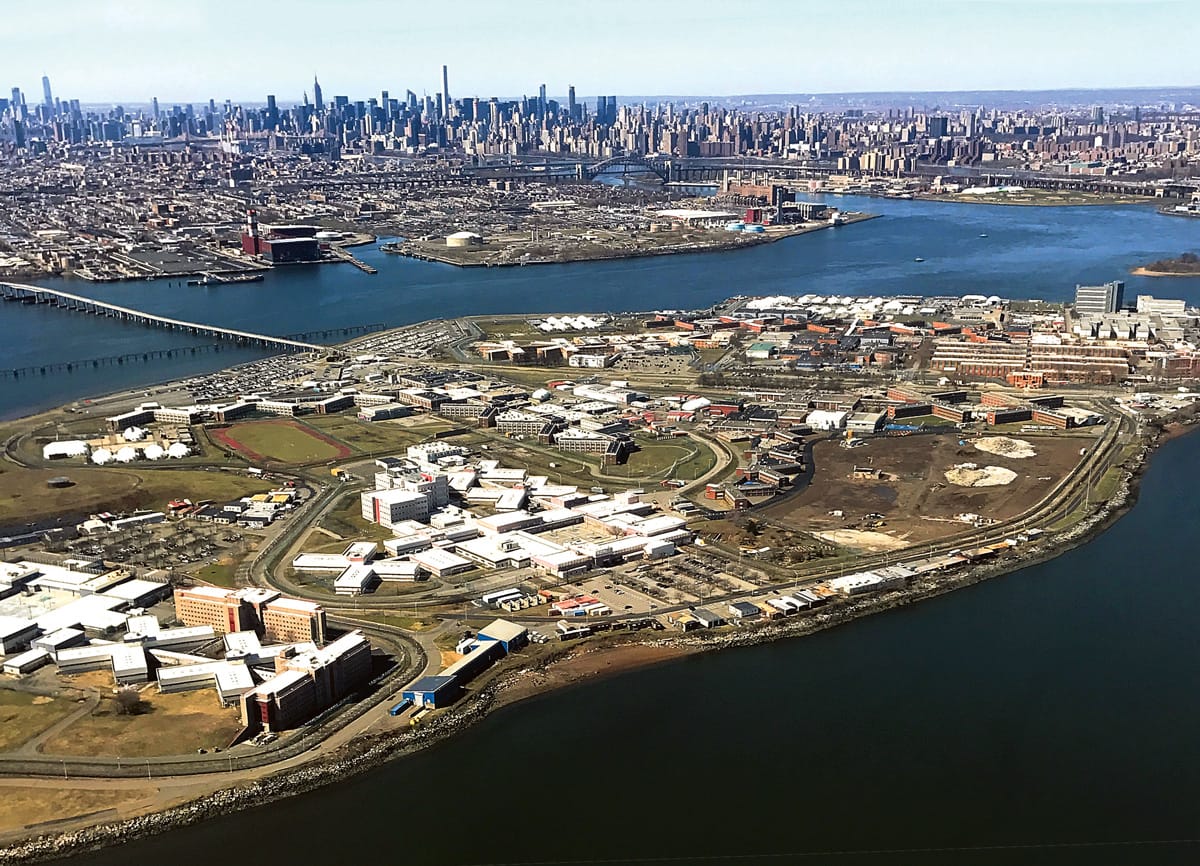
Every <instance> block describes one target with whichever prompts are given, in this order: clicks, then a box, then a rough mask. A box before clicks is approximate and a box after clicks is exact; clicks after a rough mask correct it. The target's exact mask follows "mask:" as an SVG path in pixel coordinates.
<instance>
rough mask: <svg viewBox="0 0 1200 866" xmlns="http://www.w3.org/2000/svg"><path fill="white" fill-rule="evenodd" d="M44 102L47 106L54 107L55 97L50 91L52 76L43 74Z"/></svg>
mask: <svg viewBox="0 0 1200 866" xmlns="http://www.w3.org/2000/svg"><path fill="white" fill-rule="evenodd" d="M42 102H43V104H44V105H45V106H46V107H47V108H53V107H54V97H53V96H52V95H51V93H50V76H49V75H43V76H42Z"/></svg>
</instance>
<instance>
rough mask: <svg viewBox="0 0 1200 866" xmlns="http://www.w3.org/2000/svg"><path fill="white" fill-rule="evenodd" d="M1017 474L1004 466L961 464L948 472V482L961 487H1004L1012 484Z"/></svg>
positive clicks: (952, 467)
mask: <svg viewBox="0 0 1200 866" xmlns="http://www.w3.org/2000/svg"><path fill="white" fill-rule="evenodd" d="M1016 477H1017V473H1015V472H1013V471H1012V470H1011V469H1005V468H1004V467H1003V466H984V467H982V468H980V467H979V466H976V465H975V464H974V463H959V464H958V465H957V466H951V467H950V468H949V469H947V470H946V480H947V481H949V482H950V483H951V484H957V485H958V486H959V487H1002V486H1003V485H1005V484H1012V482H1013V481H1015V480H1016Z"/></svg>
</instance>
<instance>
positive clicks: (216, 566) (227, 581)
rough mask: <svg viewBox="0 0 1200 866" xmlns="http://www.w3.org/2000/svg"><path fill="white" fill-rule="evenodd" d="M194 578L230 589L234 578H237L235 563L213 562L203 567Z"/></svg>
mask: <svg viewBox="0 0 1200 866" xmlns="http://www.w3.org/2000/svg"><path fill="white" fill-rule="evenodd" d="M196 576H197V577H198V578H200V579H201V580H203V581H207V582H208V583H211V584H214V585H216V586H226V587H230V588H232V587H233V586H235V585H236V584H235V581H234V578H235V577H236V576H237V563H236V562H233V561H232V560H230V561H228V562H226V561H225V560H221V561H220V562H213V563H210V564H209V565H206V566H204V568H202V569H200V571H198V572H197V573H196Z"/></svg>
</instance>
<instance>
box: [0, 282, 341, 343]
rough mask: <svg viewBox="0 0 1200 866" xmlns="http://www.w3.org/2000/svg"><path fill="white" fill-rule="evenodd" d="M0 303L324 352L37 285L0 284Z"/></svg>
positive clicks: (218, 337) (263, 335)
mask: <svg viewBox="0 0 1200 866" xmlns="http://www.w3.org/2000/svg"><path fill="white" fill-rule="evenodd" d="M0 300H4V301H10V302H15V303H22V304H48V305H50V306H52V307H60V308H62V309H67V310H75V311H76V312H81V313H90V314H91V315H93V316H106V317H108V318H113V319H118V320H120V321H122V322H130V323H131V324H135V325H144V326H145V327H148V328H165V329H166V330H168V331H179V332H180V333H185V334H194V335H196V336H198V337H213V338H216V339H218V340H231V341H233V342H235V343H239V344H241V345H243V346H260V347H262V348H264V349H274V350H276V351H279V352H325V351H328V347H327V346H322V345H320V344H318V343H308V342H304V341H303V340H293V339H291V338H288V337H273V336H271V335H270V334H255V333H253V332H251V331H238V330H235V329H233V328H221V327H218V326H216V325H204V324H201V323H199V322H185V321H183V320H181V319H172V318H169V317H168V316H159V315H155V314H154V313H145V312H142V311H141V310H135V309H132V308H131V307H122V306H120V305H118V304H110V303H108V302H107V301H97V300H95V299H94V298H85V297H84V296H83V295H74V294H71V293H70V292H63V291H59V290H58V289H45V288H41V287H39V286H27V285H23V284H21V283H0Z"/></svg>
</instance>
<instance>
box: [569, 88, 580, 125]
mask: <svg viewBox="0 0 1200 866" xmlns="http://www.w3.org/2000/svg"><path fill="white" fill-rule="evenodd" d="M567 116H568V117H570V118H571V119H572V120H578V119H579V118H578V117H576V116H575V85H574V84H572V85H571V86H570V87H568V88H567Z"/></svg>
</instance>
